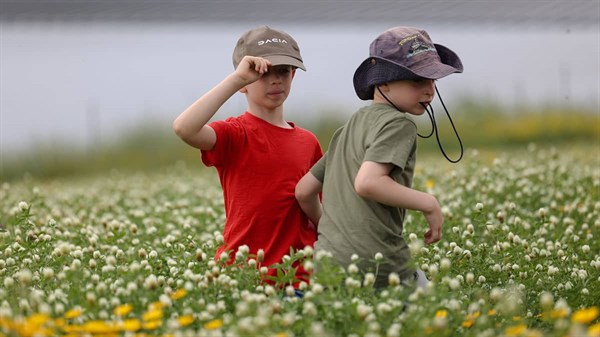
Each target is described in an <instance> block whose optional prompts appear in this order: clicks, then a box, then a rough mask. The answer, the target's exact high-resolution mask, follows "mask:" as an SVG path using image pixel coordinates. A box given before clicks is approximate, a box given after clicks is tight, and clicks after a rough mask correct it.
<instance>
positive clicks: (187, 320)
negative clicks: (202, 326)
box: [177, 315, 194, 326]
mask: <svg viewBox="0 0 600 337" xmlns="http://www.w3.org/2000/svg"><path fill="white" fill-rule="evenodd" d="M177 322H179V326H188V325H190V324H192V323H193V322H194V316H192V315H183V316H181V317H179V318H177Z"/></svg>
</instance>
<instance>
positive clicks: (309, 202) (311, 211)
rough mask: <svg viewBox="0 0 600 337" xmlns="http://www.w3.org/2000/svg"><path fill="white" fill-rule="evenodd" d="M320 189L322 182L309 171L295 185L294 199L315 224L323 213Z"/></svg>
mask: <svg viewBox="0 0 600 337" xmlns="http://www.w3.org/2000/svg"><path fill="white" fill-rule="evenodd" d="M322 189H323V184H322V183H321V182H320V181H319V180H318V179H317V178H315V176H313V175H312V173H310V172H308V173H306V174H305V175H304V177H302V178H301V179H300V181H298V184H297V185H296V191H295V195H296V200H298V203H299V204H300V208H302V211H304V213H305V214H306V215H307V216H308V218H309V219H310V221H312V223H313V224H314V225H315V226H316V225H318V224H319V220H320V219H321V215H322V214H323V206H322V205H321V200H320V198H319V193H320V192H321V191H322Z"/></svg>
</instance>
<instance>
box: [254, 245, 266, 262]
mask: <svg viewBox="0 0 600 337" xmlns="http://www.w3.org/2000/svg"><path fill="white" fill-rule="evenodd" d="M256 260H257V261H258V262H259V263H262V262H263V261H264V260H265V251H264V249H262V248H261V249H259V250H258V251H257V252H256Z"/></svg>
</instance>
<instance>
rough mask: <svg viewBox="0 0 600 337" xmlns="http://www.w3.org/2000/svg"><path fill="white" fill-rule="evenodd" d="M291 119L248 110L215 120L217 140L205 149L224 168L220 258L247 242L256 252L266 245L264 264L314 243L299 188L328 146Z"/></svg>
mask: <svg viewBox="0 0 600 337" xmlns="http://www.w3.org/2000/svg"><path fill="white" fill-rule="evenodd" d="M289 124H290V125H291V126H292V128H291V129H284V128H280V127H277V126H274V125H272V124H270V123H268V122H266V121H264V120H262V119H260V118H258V117H256V116H254V115H252V114H250V113H248V112H246V113H245V114H243V115H241V116H239V117H230V118H228V119H227V120H225V121H216V122H212V123H210V126H211V127H212V128H213V129H214V130H215V133H216V135H217V141H216V143H215V146H214V148H213V149H212V150H211V151H202V161H203V163H204V164H205V165H206V166H214V167H216V169H217V172H218V173H219V179H220V181H221V186H222V187H223V196H224V199H225V215H226V218H227V220H226V222H225V229H224V232H223V237H224V239H225V242H224V244H223V246H221V247H219V249H218V250H217V254H216V256H215V258H218V257H219V256H220V254H221V253H222V252H223V251H226V250H231V251H232V255H231V257H233V254H235V252H236V251H237V249H238V247H239V246H241V245H247V246H248V247H249V248H250V254H256V252H257V251H258V250H259V249H263V250H264V252H265V255H264V261H263V263H262V265H263V266H267V267H268V266H270V265H272V264H274V263H278V262H280V261H281V258H282V257H283V256H284V255H286V254H288V255H289V253H290V247H293V248H294V249H295V250H296V249H303V248H304V247H306V246H311V247H312V246H313V244H314V242H315V240H316V238H317V233H316V232H315V230H314V229H313V227H312V225H311V224H309V220H308V218H307V216H306V215H305V214H304V212H302V209H301V208H300V205H299V204H298V202H297V200H296V198H295V195H294V191H295V188H296V184H297V183H298V181H299V180H300V178H302V176H304V174H305V173H306V172H308V171H309V170H310V168H311V167H312V165H313V164H314V163H316V162H317V161H318V160H319V158H321V156H322V155H323V151H322V149H321V146H320V145H319V142H318V140H317V138H316V137H315V136H314V135H313V134H312V133H310V132H309V131H307V130H304V129H302V128H300V127H298V126H295V125H294V124H293V123H289ZM273 272H274V270H270V271H269V273H273ZM303 274H304V272H303V271H300V272H299V273H297V277H302V275H303ZM302 278H304V277H302Z"/></svg>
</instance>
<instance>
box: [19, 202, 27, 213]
mask: <svg viewBox="0 0 600 337" xmlns="http://www.w3.org/2000/svg"><path fill="white" fill-rule="evenodd" d="M18 207H19V210H20V211H21V212H25V211H26V210H28V209H29V205H28V204H27V203H26V202H25V201H21V202H19V205H18Z"/></svg>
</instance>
